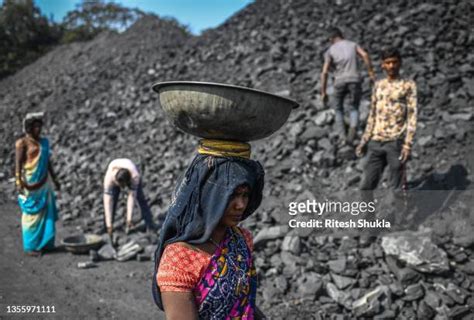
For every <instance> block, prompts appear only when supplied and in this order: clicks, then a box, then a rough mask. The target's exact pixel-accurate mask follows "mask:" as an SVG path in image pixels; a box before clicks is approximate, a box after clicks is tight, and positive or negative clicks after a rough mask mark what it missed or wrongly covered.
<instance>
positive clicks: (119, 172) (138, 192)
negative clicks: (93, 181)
mask: <svg viewBox="0 0 474 320" xmlns="http://www.w3.org/2000/svg"><path fill="white" fill-rule="evenodd" d="M124 188H127V189H128V199H127V216H126V227H125V232H126V233H128V232H129V231H130V229H131V228H132V214H133V208H134V206H135V200H136V201H137V202H138V205H139V206H140V211H141V214H142V218H143V220H144V221H145V225H146V227H147V229H148V230H150V229H151V230H156V226H155V224H154V223H153V221H152V215H151V211H150V207H149V206H148V203H147V201H146V199H145V195H144V194H143V188H142V184H141V178H140V173H139V172H138V169H137V166H136V165H135V164H134V163H133V162H132V161H131V160H130V159H125V158H122V159H115V160H113V161H112V162H110V163H109V165H108V167H107V172H106V173H105V178H104V211H105V226H106V228H107V233H108V234H109V236H110V237H111V238H112V234H113V218H114V215H115V210H116V208H117V202H118V198H119V195H120V191H121V189H124Z"/></svg>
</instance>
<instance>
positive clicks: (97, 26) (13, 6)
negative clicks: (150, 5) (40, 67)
mask: <svg viewBox="0 0 474 320" xmlns="http://www.w3.org/2000/svg"><path fill="white" fill-rule="evenodd" d="M143 15H144V13H143V12H142V11H140V10H138V9H129V8H125V7H122V6H120V5H119V4H116V3H112V2H110V3H109V2H105V1H103V0H95V1H91V0H83V1H82V2H81V3H80V4H79V5H78V6H77V8H76V9H75V10H73V11H70V12H68V14H67V16H66V17H65V18H64V20H63V22H62V23H59V24H58V23H54V22H53V21H52V20H50V19H48V18H47V17H45V16H43V15H42V14H41V12H40V10H39V8H38V7H37V6H35V4H34V1H33V0H4V1H3V5H2V6H0V79H1V78H4V77H6V76H8V75H11V74H13V73H15V72H16V71H18V70H19V69H21V68H22V67H24V66H25V65H27V64H29V63H31V62H33V61H34V60H36V59H37V58H38V57H40V56H41V55H43V54H44V53H45V52H47V51H48V50H49V49H50V48H51V47H53V46H54V45H58V44H61V43H70V42H75V41H86V40H90V39H92V38H94V37H95V36H96V35H97V34H99V33H100V32H102V31H105V30H118V31H120V30H124V29H126V28H127V27H128V26H130V25H131V24H133V23H134V22H135V21H136V20H137V19H139V18H140V17H141V16H143Z"/></svg>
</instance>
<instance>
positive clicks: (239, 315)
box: [195, 228, 257, 320]
mask: <svg viewBox="0 0 474 320" xmlns="http://www.w3.org/2000/svg"><path fill="white" fill-rule="evenodd" d="M256 292H257V272H256V270H255V267H254V265H253V261H252V255H251V252H250V249H249V247H248V245H247V243H246V241H245V238H244V237H243V235H242V233H241V232H240V230H239V229H238V228H232V229H228V232H227V233H226V237H225V238H224V240H223V241H222V242H221V243H220V244H219V247H218V248H217V250H216V251H215V252H214V254H213V255H212V257H211V261H210V263H209V265H208V267H207V269H206V271H205V272H204V275H203V276H202V278H201V280H200V281H199V283H198V284H197V286H196V288H195V293H196V303H197V306H198V312H199V318H200V319H216V320H217V319H226V320H227V319H242V320H247V319H253V318H254V310H255V298H256Z"/></svg>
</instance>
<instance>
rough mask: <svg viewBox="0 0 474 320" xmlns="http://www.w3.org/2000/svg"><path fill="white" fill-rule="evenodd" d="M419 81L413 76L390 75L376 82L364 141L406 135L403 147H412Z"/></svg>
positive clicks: (389, 138) (389, 139) (382, 139)
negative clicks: (392, 79) (395, 76)
mask: <svg viewBox="0 0 474 320" xmlns="http://www.w3.org/2000/svg"><path fill="white" fill-rule="evenodd" d="M416 113H417V99H416V84H415V82H414V81H412V80H406V79H397V80H394V81H389V80H388V79H387V78H386V79H383V80H379V81H377V82H376V83H375V86H374V88H373V91H372V103H371V106H370V113H369V118H368V119H367V126H366V128H365V132H364V135H363V136H362V143H367V142H368V141H369V140H376V141H393V140H397V139H399V138H401V137H402V136H403V135H404V136H405V137H404V144H403V147H404V148H405V149H411V146H412V144H413V137H414V135H415V130H416Z"/></svg>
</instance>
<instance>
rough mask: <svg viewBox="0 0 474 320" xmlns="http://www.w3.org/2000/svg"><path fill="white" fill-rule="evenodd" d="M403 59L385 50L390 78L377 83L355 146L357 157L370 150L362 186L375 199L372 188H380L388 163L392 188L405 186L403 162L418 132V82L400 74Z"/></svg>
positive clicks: (408, 154) (397, 53)
mask: <svg viewBox="0 0 474 320" xmlns="http://www.w3.org/2000/svg"><path fill="white" fill-rule="evenodd" d="M401 62H402V59H401V56H400V53H399V52H398V50H396V49H388V50H385V51H384V52H383V53H382V69H383V70H384V71H385V73H386V75H387V77H386V78H385V79H382V80H380V81H377V82H376V83H375V86H374V88H373V92H372V103H371V107H370V113H369V118H368V120H367V126H366V128H365V132H364V135H363V136H362V139H361V142H360V144H359V145H358V146H357V148H356V155H357V156H358V157H361V156H362V155H363V154H364V151H365V147H366V146H367V149H368V159H367V165H366V168H365V172H364V178H363V179H362V182H361V186H360V189H361V190H368V191H369V192H368V193H367V195H368V196H369V198H372V199H373V195H372V192H371V190H374V189H375V188H376V187H377V184H378V183H379V180H380V178H381V176H382V173H383V170H384V168H385V166H386V165H387V164H388V167H389V170H390V171H389V173H390V178H389V179H390V181H389V183H390V187H391V188H392V189H394V190H397V189H398V190H399V189H401V188H402V183H403V178H404V164H405V163H406V161H407V160H408V158H409V156H410V151H411V147H412V144H413V137H414V135H415V130H416V113H417V100H416V84H415V82H414V81H413V80H407V79H403V78H402V77H400V66H401ZM367 195H366V196H367ZM395 196H397V193H395ZM368 200H369V201H370V200H371V199H368Z"/></svg>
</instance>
